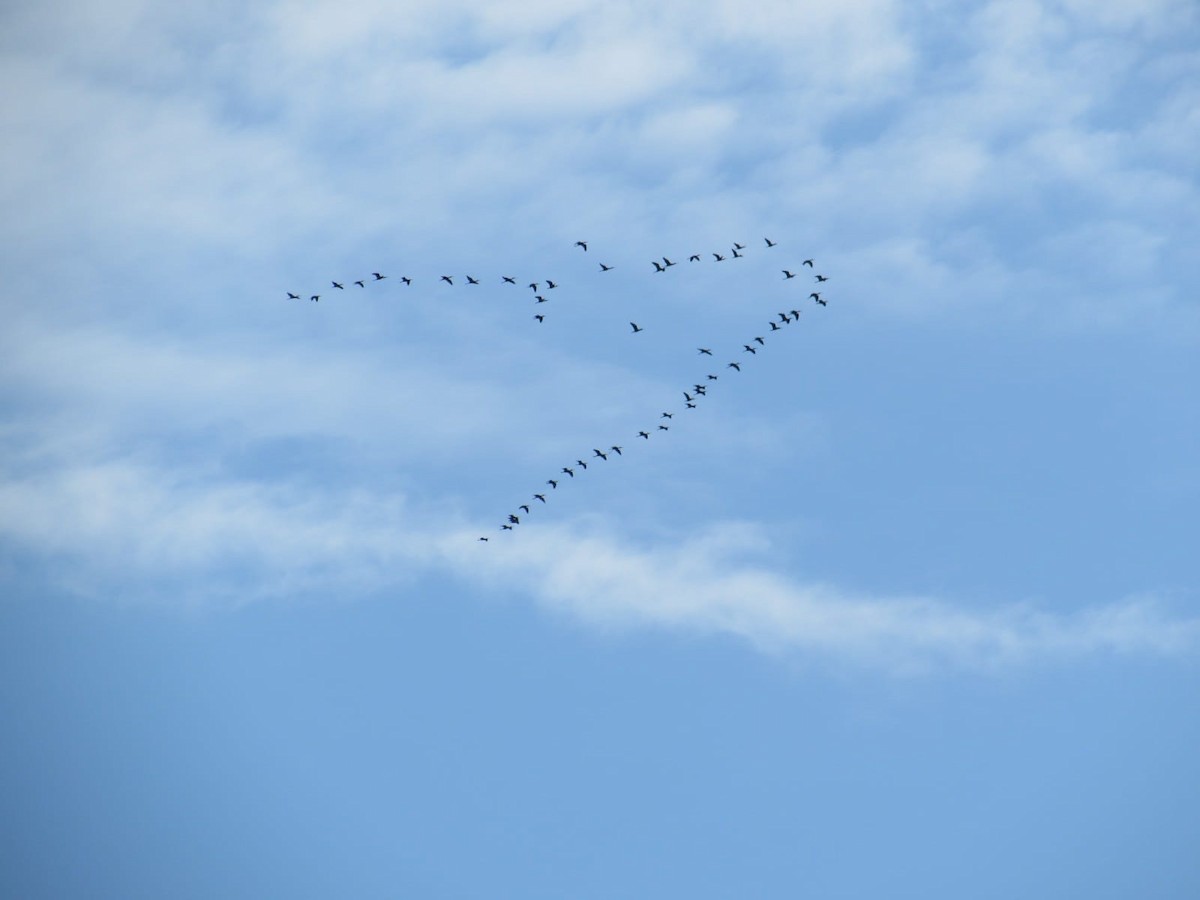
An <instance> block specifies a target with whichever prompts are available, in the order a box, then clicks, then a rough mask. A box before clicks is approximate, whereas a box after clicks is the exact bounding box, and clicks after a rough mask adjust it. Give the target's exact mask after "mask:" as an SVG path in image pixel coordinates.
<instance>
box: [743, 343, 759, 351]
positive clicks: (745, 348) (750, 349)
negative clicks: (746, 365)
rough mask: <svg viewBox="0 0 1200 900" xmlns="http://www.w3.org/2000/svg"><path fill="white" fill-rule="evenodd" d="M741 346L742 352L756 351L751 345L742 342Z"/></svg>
mask: <svg viewBox="0 0 1200 900" xmlns="http://www.w3.org/2000/svg"><path fill="white" fill-rule="evenodd" d="M742 347H743V348H744V349H743V352H745V353H757V352H758V351H757V350H755V349H754V348H753V347H751V346H750V345H749V344H742Z"/></svg>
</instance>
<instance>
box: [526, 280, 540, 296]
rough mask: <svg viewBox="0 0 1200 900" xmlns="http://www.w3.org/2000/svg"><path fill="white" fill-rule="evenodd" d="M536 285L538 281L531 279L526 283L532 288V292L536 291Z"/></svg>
mask: <svg viewBox="0 0 1200 900" xmlns="http://www.w3.org/2000/svg"><path fill="white" fill-rule="evenodd" d="M537 286H538V283H537V282H536V281H531V282H529V284H528V285H527V287H530V288H532V289H533V292H534V293H535V294H536V293H537Z"/></svg>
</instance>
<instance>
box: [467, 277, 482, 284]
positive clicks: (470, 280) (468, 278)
mask: <svg viewBox="0 0 1200 900" xmlns="http://www.w3.org/2000/svg"><path fill="white" fill-rule="evenodd" d="M467 284H479V282H478V281H476V280H475V279H474V278H472V277H471V276H470V275H468V276H467Z"/></svg>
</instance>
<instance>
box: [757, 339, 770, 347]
mask: <svg viewBox="0 0 1200 900" xmlns="http://www.w3.org/2000/svg"><path fill="white" fill-rule="evenodd" d="M755 340H756V341H758V346H760V347H765V346H767V342H766V341H764V340H763V339H762V338H760V337H756V338H755Z"/></svg>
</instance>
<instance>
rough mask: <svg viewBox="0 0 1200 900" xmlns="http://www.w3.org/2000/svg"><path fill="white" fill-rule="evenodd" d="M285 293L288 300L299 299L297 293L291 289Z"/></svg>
mask: <svg viewBox="0 0 1200 900" xmlns="http://www.w3.org/2000/svg"><path fill="white" fill-rule="evenodd" d="M287 295H288V299H289V300H299V299H300V295H299V294H293V293H292V292H291V291H288V292H287Z"/></svg>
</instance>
